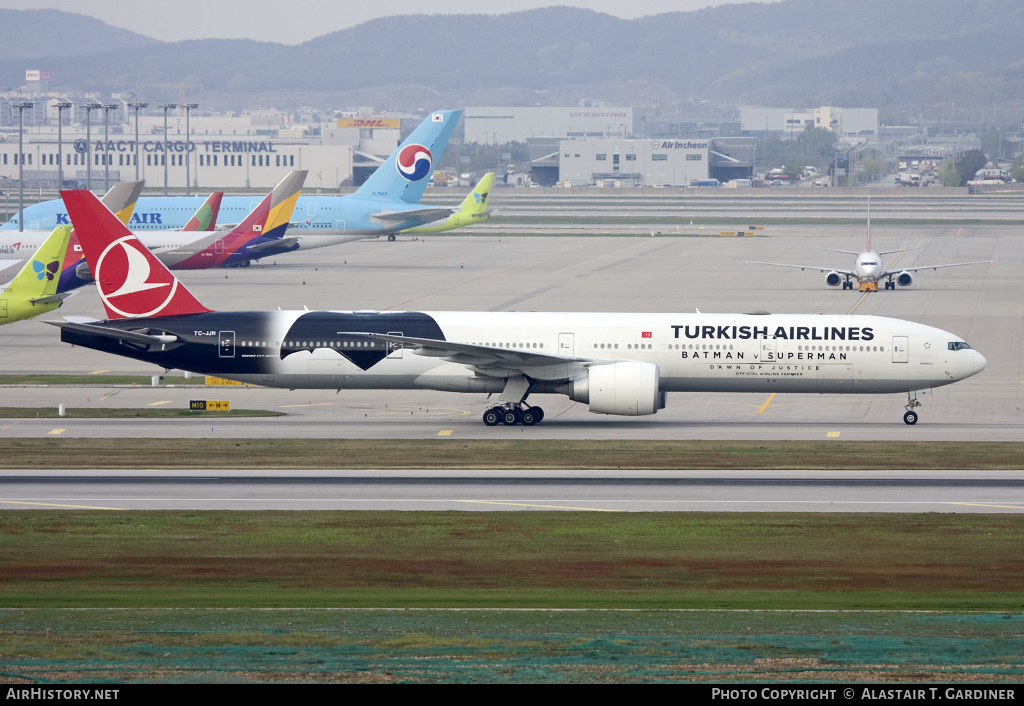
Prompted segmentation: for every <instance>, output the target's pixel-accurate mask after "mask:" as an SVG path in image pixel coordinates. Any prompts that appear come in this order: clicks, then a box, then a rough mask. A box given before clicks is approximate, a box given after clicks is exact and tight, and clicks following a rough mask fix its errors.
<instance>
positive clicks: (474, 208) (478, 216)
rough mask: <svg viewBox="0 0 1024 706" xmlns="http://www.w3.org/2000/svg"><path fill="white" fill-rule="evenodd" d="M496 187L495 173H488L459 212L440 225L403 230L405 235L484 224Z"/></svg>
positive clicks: (463, 202) (438, 231)
mask: <svg viewBox="0 0 1024 706" xmlns="http://www.w3.org/2000/svg"><path fill="white" fill-rule="evenodd" d="M493 186H494V172H487V173H486V174H484V175H483V178H481V179H480V181H479V182H478V183H477V185H476V186H475V187H473V190H472V191H471V192H470V193H469V196H467V197H466V198H465V199H464V200H463V201H462V203H461V204H460V205H459V210H458V211H456V212H455V213H453V214H452V215H450V216H448V217H447V218H446V219H444V220H443V221H441V222H440V223H436V224H431V225H428V226H418V227H416V228H409V229H408V230H403V231H402V232H403V233H440V232H442V231H445V230H455V229H456V228H461V227H462V226H468V225H471V224H473V223H483V222H484V221H486V220H487V219H488V217H489V216H490V215H491V214H490V212H489V211H488V210H487V197H489V196H490V195H491V188H492V187H493ZM394 239H395V236H394V235H389V236H388V240H394Z"/></svg>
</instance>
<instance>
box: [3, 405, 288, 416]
mask: <svg viewBox="0 0 1024 706" xmlns="http://www.w3.org/2000/svg"><path fill="white" fill-rule="evenodd" d="M283 416H285V413H284V412H275V411H273V410H269V409H230V410H228V411H226V412H218V411H203V412H193V411H191V410H188V409H183V408H181V407H66V408H65V410H64V416H63V417H61V416H60V414H59V412H58V410H57V408H56V407H0V419H134V418H138V417H142V418H146V419H167V418H170V419H176V418H187V419H197V418H211V419H213V418H221V417H283Z"/></svg>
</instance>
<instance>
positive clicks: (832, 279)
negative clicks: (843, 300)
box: [825, 270, 843, 287]
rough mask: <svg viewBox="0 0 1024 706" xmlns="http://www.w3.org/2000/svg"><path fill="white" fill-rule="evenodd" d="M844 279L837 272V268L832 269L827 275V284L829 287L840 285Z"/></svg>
mask: <svg viewBox="0 0 1024 706" xmlns="http://www.w3.org/2000/svg"><path fill="white" fill-rule="evenodd" d="M842 281H843V278H842V277H840V276H839V273H838V272H836V271H835V270H832V271H831V272H829V273H828V274H827V275H825V284H827V285H828V286H829V287H838V286H839V283H840V282H842Z"/></svg>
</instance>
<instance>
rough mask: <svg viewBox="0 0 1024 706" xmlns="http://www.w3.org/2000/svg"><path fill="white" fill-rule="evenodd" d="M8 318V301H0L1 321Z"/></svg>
mask: <svg viewBox="0 0 1024 706" xmlns="http://www.w3.org/2000/svg"><path fill="white" fill-rule="evenodd" d="M6 318H7V300H6V299H0V319H6Z"/></svg>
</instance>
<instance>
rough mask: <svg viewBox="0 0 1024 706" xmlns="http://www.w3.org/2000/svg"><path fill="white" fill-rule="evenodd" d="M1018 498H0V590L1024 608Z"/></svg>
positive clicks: (337, 602) (136, 596) (182, 600)
mask: <svg viewBox="0 0 1024 706" xmlns="http://www.w3.org/2000/svg"><path fill="white" fill-rule="evenodd" d="M1022 544H1024V520H1022V519H1021V518H1020V517H1019V516H1017V515H976V514H945V513H943V514H919V515H893V514H885V515H881V514H879V515H875V514H798V513H770V514H758V513H630V514H628V515H612V514H605V513H585V512H584V513H571V512H563V513H551V512H530V513H461V512H410V513H403V512H84V511H48V512H39V511H24V510H6V509H5V510H2V511H0V546H3V547H4V550H3V553H2V555H0V596H2V603H0V605H4V606H10V607H19V606H20V607H72V606H78V607H82V606H122V607H128V606H135V607H141V606H188V607H198V606H211V607H226V606H243V605H244V606H249V607H254V606H267V607H300V606H303V607H412V606H416V607H474V606H475V607H480V606H498V607H548V608H580V607H608V608H611V607H619V608H622V607H630V608H742V609H756V608H783V609H865V608H871V609H890V610H891V609H929V610H999V611H1014V612H1018V613H1019V612H1021V610H1022V609H1024V589H1022V587H1021V586H1022V579H1024V554H1022V553H1021V552H1020V547H1021V546H1022Z"/></svg>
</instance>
